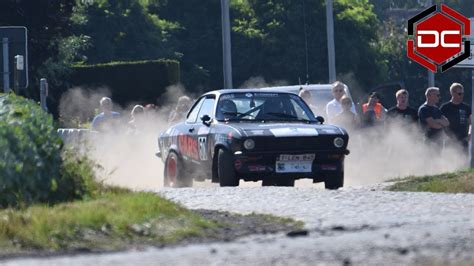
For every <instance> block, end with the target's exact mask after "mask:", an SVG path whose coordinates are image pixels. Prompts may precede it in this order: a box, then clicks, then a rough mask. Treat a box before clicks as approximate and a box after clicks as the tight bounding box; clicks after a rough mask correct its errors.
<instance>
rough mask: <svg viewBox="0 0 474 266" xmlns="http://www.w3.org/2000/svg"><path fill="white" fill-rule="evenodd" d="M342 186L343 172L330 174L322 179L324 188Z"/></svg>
mask: <svg viewBox="0 0 474 266" xmlns="http://www.w3.org/2000/svg"><path fill="white" fill-rule="evenodd" d="M343 186H344V172H338V173H336V174H331V175H328V176H327V177H326V179H325V180H324V187H325V188H326V189H338V188H340V187H343Z"/></svg>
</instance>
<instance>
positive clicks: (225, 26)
mask: <svg viewBox="0 0 474 266" xmlns="http://www.w3.org/2000/svg"><path fill="white" fill-rule="evenodd" d="M221 9H222V11H221V14H222V50H223V60H224V62H223V64H224V89H232V88H233V86H232V54H231V44H230V15H229V0H221Z"/></svg>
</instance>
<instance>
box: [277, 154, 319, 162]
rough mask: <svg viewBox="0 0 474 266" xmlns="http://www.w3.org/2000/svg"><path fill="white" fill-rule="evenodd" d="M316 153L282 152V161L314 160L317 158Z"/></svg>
mask: <svg viewBox="0 0 474 266" xmlns="http://www.w3.org/2000/svg"><path fill="white" fill-rule="evenodd" d="M315 157H316V156H315V154H314V153H308V154H280V158H278V159H277V160H280V161H313V160H314V158H315Z"/></svg>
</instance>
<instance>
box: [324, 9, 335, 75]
mask: <svg viewBox="0 0 474 266" xmlns="http://www.w3.org/2000/svg"><path fill="white" fill-rule="evenodd" d="M326 32H327V38H328V70H329V83H333V82H334V81H336V55H335V49H334V19H333V9H332V0H326Z"/></svg>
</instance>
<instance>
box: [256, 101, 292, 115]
mask: <svg viewBox="0 0 474 266" xmlns="http://www.w3.org/2000/svg"><path fill="white" fill-rule="evenodd" d="M279 113H286V112H285V110H284V106H283V102H282V101H281V100H280V99H278V98H269V99H267V100H266V101H265V103H264V104H263V106H262V109H261V110H260V112H258V114H257V117H256V119H271V118H275V114H279ZM277 117H278V116H277Z"/></svg>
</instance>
